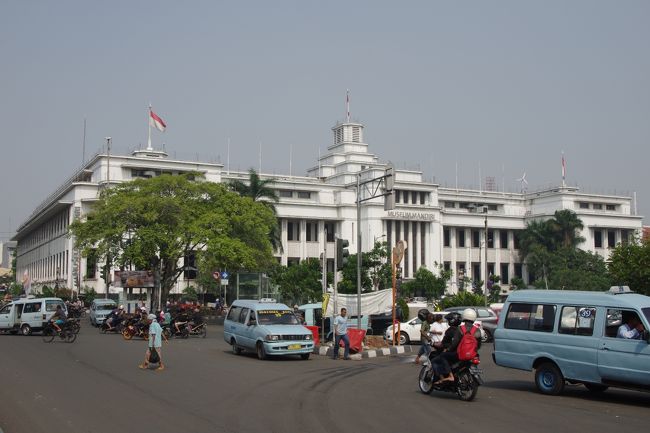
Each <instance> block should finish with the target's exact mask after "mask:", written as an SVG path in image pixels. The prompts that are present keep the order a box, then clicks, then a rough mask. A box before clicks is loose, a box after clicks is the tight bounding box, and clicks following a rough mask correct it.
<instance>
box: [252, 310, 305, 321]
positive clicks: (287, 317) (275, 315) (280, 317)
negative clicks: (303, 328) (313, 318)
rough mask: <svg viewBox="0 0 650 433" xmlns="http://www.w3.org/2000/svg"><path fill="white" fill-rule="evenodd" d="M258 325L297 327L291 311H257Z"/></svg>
mask: <svg viewBox="0 0 650 433" xmlns="http://www.w3.org/2000/svg"><path fill="white" fill-rule="evenodd" d="M257 323H258V325H299V323H298V319H296V316H295V315H294V314H293V311H291V310H258V311H257Z"/></svg>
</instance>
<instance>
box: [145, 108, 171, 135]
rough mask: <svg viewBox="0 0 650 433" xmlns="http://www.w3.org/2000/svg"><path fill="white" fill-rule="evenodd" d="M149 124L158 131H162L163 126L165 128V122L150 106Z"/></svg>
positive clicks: (163, 129)
mask: <svg viewBox="0 0 650 433" xmlns="http://www.w3.org/2000/svg"><path fill="white" fill-rule="evenodd" d="M149 124H150V125H151V126H153V127H154V128H156V129H157V130H158V131H160V132H164V131H165V128H167V125H166V124H165V122H164V121H163V120H162V119H161V118H160V117H159V116H158V115H157V114H156V113H154V112H153V111H152V110H151V108H150V109H149Z"/></svg>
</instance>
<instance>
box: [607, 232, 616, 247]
mask: <svg viewBox="0 0 650 433" xmlns="http://www.w3.org/2000/svg"><path fill="white" fill-rule="evenodd" d="M607 247H608V248H615V247H616V232H615V231H614V230H607Z"/></svg>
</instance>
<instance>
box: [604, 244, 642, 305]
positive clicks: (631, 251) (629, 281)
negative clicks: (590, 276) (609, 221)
mask: <svg viewBox="0 0 650 433" xmlns="http://www.w3.org/2000/svg"><path fill="white" fill-rule="evenodd" d="M609 260H610V263H609V273H610V275H611V278H612V283H613V284H614V285H622V286H629V287H630V289H632V290H633V291H635V292H637V293H642V294H644V295H649V296H650V241H648V240H645V241H642V242H639V241H638V240H637V241H635V242H627V243H621V244H619V245H617V246H616V248H614V250H613V251H612V253H611V255H610V257H609Z"/></svg>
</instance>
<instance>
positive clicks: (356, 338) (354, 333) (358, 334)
mask: <svg viewBox="0 0 650 433" xmlns="http://www.w3.org/2000/svg"><path fill="white" fill-rule="evenodd" d="M365 337H366V330H365V329H362V330H359V329H354V328H352V329H348V338H349V339H350V351H351V352H355V353H359V352H361V350H363V339H364V338H365ZM339 345H340V346H341V347H344V344H343V341H341V342H340V343H339Z"/></svg>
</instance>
